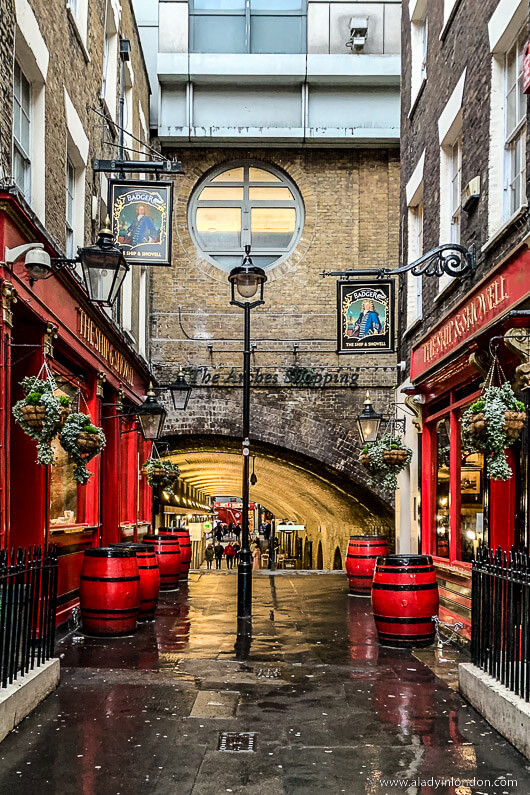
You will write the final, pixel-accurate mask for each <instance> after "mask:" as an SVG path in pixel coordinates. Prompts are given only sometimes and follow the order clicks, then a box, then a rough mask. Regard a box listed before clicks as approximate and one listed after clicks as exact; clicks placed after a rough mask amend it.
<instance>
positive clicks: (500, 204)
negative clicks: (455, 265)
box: [483, 0, 528, 249]
mask: <svg viewBox="0 0 530 795" xmlns="http://www.w3.org/2000/svg"><path fill="white" fill-rule="evenodd" d="M527 17H528V0H499V3H498V5H497V7H496V9H495V11H494V12H493V14H492V15H491V18H490V20H489V22H488V36H489V43H490V52H491V91H490V97H491V107H490V127H489V140H490V147H489V163H488V240H487V241H486V243H485V244H484V246H483V249H487V248H488V247H489V246H490V245H491V243H492V242H493V241H494V240H495V239H496V237H497V236H498V235H499V234H500V233H501V232H502V231H503V229H504V228H505V227H507V226H509V225H510V223H511V222H513V221H514V220H515V219H516V218H517V217H518V216H519V214H520V213H521V212H522V211H523V210H524V209H525V207H526V203H527V202H526V201H525V199H524V196H523V203H522V205H521V207H520V209H519V210H518V211H516V212H515V213H513V214H511V215H510V213H509V204H508V201H507V180H506V174H507V169H506V149H505V144H506V117H505V113H506V110H505V104H506V103H505V94H506V84H505V68H504V67H505V56H506V53H507V52H508V51H509V49H510V47H511V46H512V44H513V43H514V41H515V40H516V39H517V37H518V36H519V34H520V32H521V30H522V29H523V30H524V29H525V26H526V24H527Z"/></svg>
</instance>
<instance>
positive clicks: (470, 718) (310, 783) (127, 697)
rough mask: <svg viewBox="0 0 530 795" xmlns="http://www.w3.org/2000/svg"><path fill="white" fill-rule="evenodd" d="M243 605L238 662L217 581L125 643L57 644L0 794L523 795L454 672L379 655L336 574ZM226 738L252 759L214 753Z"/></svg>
mask: <svg viewBox="0 0 530 795" xmlns="http://www.w3.org/2000/svg"><path fill="white" fill-rule="evenodd" d="M271 582H272V583H273V586H274V587H271ZM253 609H254V620H253V627H252V629H253V636H252V640H251V643H250V647H249V648H248V654H247V656H246V658H245V659H237V658H236V654H235V651H234V643H235V641H236V629H237V622H236V618H235V612H236V578H235V577H228V576H225V577H217V576H215V575H208V576H200V575H199V576H197V575H194V576H193V579H192V581H190V582H189V583H188V585H187V586H185V587H184V588H182V590H181V592H180V593H178V594H165V595H163V596H162V598H161V602H160V606H159V609H158V612H157V618H156V621H155V622H153V623H150V624H145V625H142V626H141V627H140V628H139V630H138V632H137V633H136V635H134V636H133V637H132V638H122V639H116V640H112V641H110V640H102V639H96V638H88V637H85V636H83V635H82V634H81V633H75V634H74V635H72V636H69V637H67V638H65V639H63V640H62V641H61V642H60V643H59V644H58V647H57V654H58V655H59V656H60V657H61V664H62V675H61V684H60V687H59V689H58V690H57V691H56V692H55V693H54V694H52V695H51V696H50V697H49V698H48V699H46V701H45V702H43V703H42V704H41V705H40V706H39V707H38V709H37V710H36V711H35V712H34V713H33V714H32V715H31V716H30V717H28V718H27V719H26V720H25V721H24V722H23V723H22V724H21V725H20V726H19V728H18V729H17V730H16V731H15V732H13V733H12V734H11V735H9V736H8V737H7V738H6V739H5V740H4V742H3V743H2V744H1V745H0V793H1V794H2V795H3V794H4V793H6V794H7V795H12V794H13V795H19V793H20V795H26V793H27V794H28V795H33V794H35V795H77V794H78V793H79V795H100V794H101V795H129V794H130V793H132V794H133V795H135V793H156V795H166V793H167V795H170V794H171V795H214V794H215V795H218V793H224V792H232V793H244V794H245V795H280V794H281V795H312V794H313V793H331V795H335V793H343V792H344V793H348V794H349V795H357V793H359V795H365V794H366V795H381V794H384V795H387V793H388V795H393V794H394V792H407V793H411V794H412V793H413V795H435V793H449V794H450V795H460V793H459V792H458V786H459V785H458V784H456V783H454V781H456V779H461V780H462V781H463V779H466V780H467V779H473V778H474V777H475V778H476V779H477V780H478V781H480V782H484V781H489V782H493V781H495V780H497V784H493V783H489V784H483V783H477V784H476V785H475V784H471V785H470V790H471V795H482V794H483V793H484V794H485V795H504V794H505V793H506V794H507V795H512V793H524V792H530V772H529V770H530V768H529V764H528V762H527V761H526V760H525V759H524V758H523V757H522V756H521V755H520V754H519V753H518V752H517V751H515V750H514V749H513V748H512V747H511V746H510V745H509V744H508V743H507V742H506V741H505V740H504V739H503V738H502V737H500V736H499V735H498V734H497V733H496V732H495V731H494V730H493V729H492V728H491V727H490V726H489V725H488V724H487V723H486V722H485V721H484V720H483V719H482V718H481V717H480V716H479V715H478V714H477V713H476V712H475V711H474V710H473V709H472V708H471V707H470V706H469V705H468V704H466V702H465V701H464V700H463V699H462V698H461V697H460V696H459V695H458V693H457V692H455V691H454V690H453V689H451V688H450V687H448V686H447V684H446V683H445V682H444V681H443V678H444V677H445V674H446V672H447V676H446V677H445V678H447V681H449V682H452V681H454V671H455V664H456V663H455V662H452V663H450V662H449V663H446V664H444V663H440V662H439V663H438V664H437V666H435V670H436V674H438V675H436V674H435V673H434V672H433V670H431V667H428V666H427V665H425V664H424V662H423V661H422V660H426V661H428V660H429V659H430V658H429V656H428V653H424V652H422V653H421V655H418V656H419V657H420V659H418V658H417V657H415V656H414V655H413V654H411V653H409V652H408V651H402V650H401V651H400V650H391V649H383V648H382V647H380V646H379V645H378V643H377V637H376V633H375V627H374V624H373V620H372V616H371V613H370V605H369V600H364V599H351V598H350V597H349V596H348V594H347V586H346V580H345V578H344V577H343V576H341V575H334V574H329V575H326V576H323V575H304V576H300V575H297V574H289V575H283V576H276V577H268V576H267V575H265V574H260V575H259V576H257V577H255V578H254V601H253ZM271 611H272V613H271ZM247 646H248V643H247ZM444 654H446V656H447V657H450V658H452V657H453V654H452V653H451V654H447V650H445V651H444ZM431 657H432V654H431ZM444 666H445V667H444ZM440 676H441V677H442V678H439V677H440ZM223 732H228V733H233V732H250V733H252V734H255V738H256V750H255V751H254V752H252V753H230V752H223V751H220V750H219V737H220V734H221V733H223ZM502 777H507V778H509V779H511V780H512V783H511V784H510V783H499V779H502ZM451 778H453V783H451ZM394 779H400V780H401V782H402V783H401V785H400V784H399V782H398V783H394V784H393V783H392V780H394ZM405 780H406V781H407V782H408V783H407V784H406V785H405V786H404V785H403V782H404V781H405ZM462 781H461V782H460V784H461V783H462ZM513 781H516V782H517V786H516V785H515V784H514V783H513ZM466 786H467V785H466ZM466 795H467V793H466Z"/></svg>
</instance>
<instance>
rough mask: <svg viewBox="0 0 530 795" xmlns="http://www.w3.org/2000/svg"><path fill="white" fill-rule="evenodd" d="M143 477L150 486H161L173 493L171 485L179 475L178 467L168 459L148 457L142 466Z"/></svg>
mask: <svg viewBox="0 0 530 795" xmlns="http://www.w3.org/2000/svg"><path fill="white" fill-rule="evenodd" d="M142 471H143V474H144V477H145V478H146V479H147V482H148V484H149V485H150V486H151V487H152V488H162V489H164V490H165V491H167V492H168V494H170V495H172V494H173V486H174V485H175V481H176V480H177V478H178V476H179V475H180V469H179V467H178V466H177V465H176V464H174V463H173V462H172V461H169V460H168V459H162V458H148V459H147V461H146V462H145V464H144V465H143V467H142Z"/></svg>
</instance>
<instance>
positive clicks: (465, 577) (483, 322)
mask: <svg viewBox="0 0 530 795" xmlns="http://www.w3.org/2000/svg"><path fill="white" fill-rule="evenodd" d="M529 272H530V251H529V250H528V248H527V246H526V245H523V246H521V247H520V248H519V249H518V250H517V251H516V252H515V253H512V255H511V256H509V258H508V259H506V261H504V262H502V263H500V264H499V265H498V266H497V267H496V268H495V269H493V270H492V271H490V272H489V273H488V275H487V276H486V277H485V278H484V279H483V280H482V281H480V282H479V283H478V284H477V285H476V286H475V287H474V289H473V290H472V291H471V292H469V293H468V294H467V295H466V296H465V298H463V299H462V300H461V301H460V302H459V303H458V304H457V305H456V306H455V307H454V308H452V309H451V310H450V311H449V312H448V313H447V314H446V315H445V316H443V317H442V318H441V319H440V321H439V323H438V324H437V325H436V326H435V327H433V328H432V329H431V330H430V331H429V333H428V334H426V335H425V336H424V337H423V338H422V339H421V340H420V341H419V342H418V343H417V344H416V345H415V346H414V347H413V348H412V351H411V379H410V380H411V382H412V384H413V389H408V390H407V391H409V392H414V393H415V395H416V396H417V397H416V400H419V401H420V402H421V404H422V434H421V484H420V485H421V510H420V518H421V532H420V538H419V544H418V547H419V548H420V549H421V551H422V552H424V553H427V554H430V555H432V556H433V560H434V563H435V567H436V571H437V576H438V584H439V588H440V619H441V620H442V621H448V622H450V623H454V622H456V621H461V622H462V623H463V624H464V629H463V635H464V636H465V637H467V638H469V637H470V621H471V561H472V559H473V556H474V554H475V553H476V550H477V548H478V546H479V545H481V544H486V545H488V546H489V547H491V548H498V547H501V548H502V549H503V550H509V549H510V548H511V547H512V546H516V547H519V548H520V547H522V546H527V545H528V540H529V514H528V494H529V471H528V427H527V425H526V427H525V428H524V430H523V435H522V437H521V439H520V440H518V441H517V442H516V443H515V444H514V445H513V446H512V447H510V448H509V449H508V450H507V456H508V460H509V463H510V466H511V469H512V472H513V475H512V477H511V478H510V480H508V481H489V480H488V478H487V477H486V471H485V462H484V456H483V455H482V454H480V453H469V452H467V451H466V450H464V449H463V448H462V436H461V429H462V425H461V418H462V415H463V412H464V411H465V410H466V408H468V407H469V406H470V405H471V403H473V401H474V400H476V399H477V398H478V397H479V396H480V394H481V390H482V387H483V384H484V380H485V377H486V375H487V370H488V367H489V366H490V363H491V355H492V353H494V352H495V351H497V353H498V357H499V361H500V363H501V367H502V369H503V371H504V373H505V375H506V378H507V380H509V381H510V382H511V383H512V384H513V385H514V387H515V389H516V390H517V391H518V392H519V394H518V397H520V398H521V399H522V400H524V402H525V404H526V408H527V412H528V403H529V401H528V392H527V391H525V390H526V389H527V388H528V386H529V381H528V378H529V375H530V367H529V365H528V361H529V358H528V354H529V353H530V280H529V278H528V273H529Z"/></svg>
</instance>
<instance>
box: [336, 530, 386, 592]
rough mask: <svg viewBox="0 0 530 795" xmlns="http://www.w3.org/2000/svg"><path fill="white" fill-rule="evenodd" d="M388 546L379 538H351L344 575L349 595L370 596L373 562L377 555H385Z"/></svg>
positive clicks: (367, 536)
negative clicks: (348, 587)
mask: <svg viewBox="0 0 530 795" xmlns="http://www.w3.org/2000/svg"><path fill="white" fill-rule="evenodd" d="M387 552H388V544H387V542H386V540H385V539H384V538H381V536H369V535H366V536H364V535H363V536H352V537H351V538H350V540H349V543H348V552H347V554H346V573H347V575H348V583H349V586H350V593H351V594H354V595H355V596H370V593H371V591H372V578H373V576H374V568H375V562H376V560H377V558H378V556H379V555H386V554H387Z"/></svg>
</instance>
